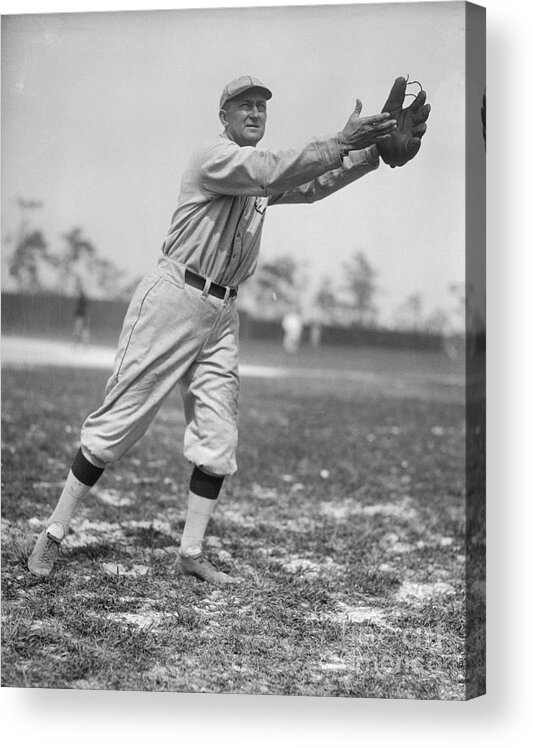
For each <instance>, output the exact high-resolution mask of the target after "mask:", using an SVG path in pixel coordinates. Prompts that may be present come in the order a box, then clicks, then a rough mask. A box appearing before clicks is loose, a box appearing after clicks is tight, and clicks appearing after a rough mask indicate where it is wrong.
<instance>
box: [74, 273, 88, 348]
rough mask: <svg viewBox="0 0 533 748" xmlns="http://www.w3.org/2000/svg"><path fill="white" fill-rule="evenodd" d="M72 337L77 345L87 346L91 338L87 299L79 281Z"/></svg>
mask: <svg viewBox="0 0 533 748" xmlns="http://www.w3.org/2000/svg"><path fill="white" fill-rule="evenodd" d="M74 337H75V339H76V342H77V343H80V344H81V345H88V344H89V340H90V337H91V331H90V327H89V299H88V298H87V296H86V295H85V292H84V290H83V285H82V284H81V282H80V281H78V284H77V286H76V303H75V306H74Z"/></svg>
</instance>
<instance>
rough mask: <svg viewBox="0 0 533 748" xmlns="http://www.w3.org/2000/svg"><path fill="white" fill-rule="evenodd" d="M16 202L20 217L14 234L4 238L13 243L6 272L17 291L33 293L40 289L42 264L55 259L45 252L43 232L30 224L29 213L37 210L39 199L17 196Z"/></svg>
mask: <svg viewBox="0 0 533 748" xmlns="http://www.w3.org/2000/svg"><path fill="white" fill-rule="evenodd" d="M16 202H17V205H18V207H19V208H20V211H21V219H20V224H19V227H18V229H17V232H16V236H15V237H14V238H13V237H10V238H9V240H8V241H9V243H14V248H13V251H12V253H11V255H10V258H9V275H10V276H11V277H12V278H13V279H14V280H15V282H16V283H17V285H18V287H19V289H20V290H21V291H26V292H29V293H35V292H36V291H41V290H42V288H43V282H42V273H43V271H44V270H45V268H46V267H49V266H53V265H54V264H55V258H54V256H53V255H52V254H51V253H50V252H49V249H48V243H47V242H46V239H45V237H44V234H43V232H42V231H41V230H40V229H36V228H33V227H31V226H30V218H29V213H30V211H34V210H38V209H40V208H41V207H42V205H43V204H42V202H40V201H39V200H26V199H24V198H21V197H19V198H17V199H16Z"/></svg>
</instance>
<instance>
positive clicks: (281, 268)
mask: <svg viewBox="0 0 533 748" xmlns="http://www.w3.org/2000/svg"><path fill="white" fill-rule="evenodd" d="M303 282H304V281H303V278H302V269H301V267H300V266H299V265H298V263H297V262H296V261H295V260H294V259H293V258H292V257H289V256H281V257H278V258H276V259H274V260H271V261H270V262H265V263H263V264H262V265H260V267H259V268H258V270H257V273H256V274H255V278H254V279H253V282H252V283H251V284H250V286H249V289H248V290H249V293H250V294H251V295H252V296H253V306H254V307H255V310H256V313H257V314H258V315H260V316H263V317H269V318H272V317H279V316H281V315H282V314H283V313H284V311H285V310H286V308H287V307H288V306H291V305H298V304H299V302H300V296H301V292H302V286H303Z"/></svg>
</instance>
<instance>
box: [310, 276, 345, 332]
mask: <svg viewBox="0 0 533 748" xmlns="http://www.w3.org/2000/svg"><path fill="white" fill-rule="evenodd" d="M313 307H314V310H315V314H314V316H315V317H316V318H318V319H320V321H321V322H323V323H325V324H332V323H335V322H337V321H338V318H339V316H340V309H341V305H340V302H339V294H338V293H337V292H336V291H335V289H334V288H333V283H332V280H331V278H329V277H327V276H326V277H325V278H323V279H322V283H321V284H320V286H319V288H318V291H317V292H316V294H315V297H314V299H313Z"/></svg>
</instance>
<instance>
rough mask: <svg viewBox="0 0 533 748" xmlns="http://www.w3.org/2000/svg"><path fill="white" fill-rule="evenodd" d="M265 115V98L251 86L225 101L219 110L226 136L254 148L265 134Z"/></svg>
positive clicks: (238, 143)
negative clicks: (224, 106) (224, 104)
mask: <svg viewBox="0 0 533 748" xmlns="http://www.w3.org/2000/svg"><path fill="white" fill-rule="evenodd" d="M266 117H267V115H266V99H265V97H264V96H263V95H262V94H261V93H260V92H258V91H257V90H254V89H253V88H251V89H250V90H249V91H245V92H244V93H242V94H240V95H239V96H236V97H235V98H234V99H231V100H230V101H228V102H226V108H225V109H222V110H221V111H220V121H221V122H222V124H223V125H224V128H225V130H226V134H227V136H228V138H230V139H231V140H233V141H234V142H235V143H237V145H241V146H242V145H251V146H253V147H254V148H255V146H256V145H257V143H259V141H260V140H261V138H262V137H263V135H264V134H265V125H266Z"/></svg>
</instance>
